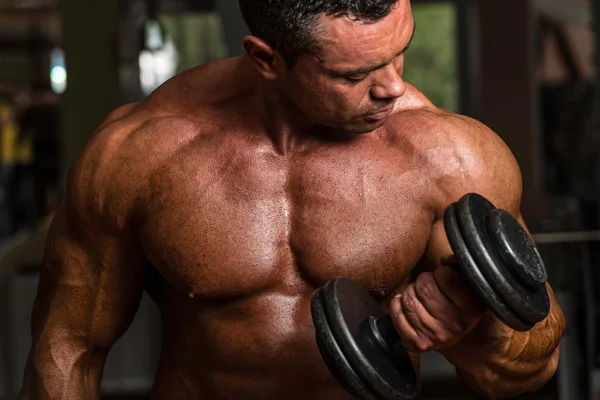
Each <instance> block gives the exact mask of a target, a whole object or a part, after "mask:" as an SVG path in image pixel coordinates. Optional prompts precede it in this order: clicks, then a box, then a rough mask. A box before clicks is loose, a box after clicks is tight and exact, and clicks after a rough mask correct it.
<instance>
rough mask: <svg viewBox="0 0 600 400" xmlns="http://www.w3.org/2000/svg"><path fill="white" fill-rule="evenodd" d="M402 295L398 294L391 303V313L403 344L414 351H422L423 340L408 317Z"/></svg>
mask: <svg viewBox="0 0 600 400" xmlns="http://www.w3.org/2000/svg"><path fill="white" fill-rule="evenodd" d="M402 297H403V296H398V297H396V298H395V299H393V300H392V302H391V303H390V315H391V317H392V321H393V323H394V326H395V327H396V330H397V331H398V334H399V335H400V338H401V343H402V346H403V347H404V348H405V349H406V350H408V351H412V352H416V353H420V352H423V351H424V350H422V348H423V346H422V341H421V339H420V338H419V335H418V334H417V331H416V330H415V328H414V327H413V326H412V324H411V323H410V322H409V321H408V319H407V318H406V315H405V314H404V310H403V307H402Z"/></svg>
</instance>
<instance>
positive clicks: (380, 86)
mask: <svg viewBox="0 0 600 400" xmlns="http://www.w3.org/2000/svg"><path fill="white" fill-rule="evenodd" d="M405 92H406V84H405V82H404V79H402V73H401V71H400V72H398V71H397V70H396V67H395V66H394V64H393V63H392V64H390V65H387V66H386V67H385V68H382V69H380V70H378V71H377V80H376V82H375V84H374V85H373V87H372V89H371V95H372V96H373V97H374V98H376V99H386V100H387V99H397V98H399V97H402V96H403V95H404V93H405Z"/></svg>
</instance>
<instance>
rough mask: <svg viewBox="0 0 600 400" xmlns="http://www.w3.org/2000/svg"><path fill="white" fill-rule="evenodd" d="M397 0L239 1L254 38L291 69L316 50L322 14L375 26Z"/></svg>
mask: <svg viewBox="0 0 600 400" xmlns="http://www.w3.org/2000/svg"><path fill="white" fill-rule="evenodd" d="M397 1H398V0H239V4H240V8H241V10H242V15H243V16H244V21H245V22H246V24H247V25H248V28H249V29H250V32H251V33H252V35H254V36H256V37H259V38H261V39H262V40H264V41H266V42H267V43H268V44H269V45H270V46H271V47H273V48H274V49H275V50H277V51H278V52H279V53H280V54H281V56H282V57H283V59H284V60H285V62H286V64H287V66H288V68H291V67H292V66H293V65H294V64H295V62H296V61H297V59H298V57H299V56H300V55H301V54H304V53H308V52H311V51H315V45H316V35H315V22H316V20H317V18H318V17H319V15H321V14H325V15H329V16H333V17H342V16H347V17H350V18H352V19H353V20H356V21H361V22H365V23H372V22H377V21H379V20H380V19H382V18H384V17H386V16H387V15H388V14H389V13H390V12H391V10H392V7H393V6H394V4H396V2H397Z"/></svg>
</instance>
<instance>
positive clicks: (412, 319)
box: [402, 285, 450, 346]
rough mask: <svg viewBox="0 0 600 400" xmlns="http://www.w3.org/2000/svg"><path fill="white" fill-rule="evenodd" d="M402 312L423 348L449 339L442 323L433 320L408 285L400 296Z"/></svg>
mask: <svg viewBox="0 0 600 400" xmlns="http://www.w3.org/2000/svg"><path fill="white" fill-rule="evenodd" d="M402 310H403V312H404V315H405V316H406V319H407V320H408V322H409V323H410V324H411V325H412V326H413V327H414V329H415V332H416V333H417V335H418V336H419V339H420V340H421V342H423V346H427V345H430V344H432V343H434V344H436V343H440V342H444V341H446V340H447V339H449V336H450V335H449V333H448V331H447V330H446V329H445V328H444V326H443V325H442V322H441V321H439V320H437V319H436V318H434V317H433V316H432V315H431V314H430V313H429V311H427V309H426V308H425V306H424V305H423V303H422V302H421V301H420V300H419V297H418V296H417V293H416V289H415V285H410V286H409V287H407V288H406V289H405V290H404V293H403V294H402Z"/></svg>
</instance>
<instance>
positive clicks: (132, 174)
mask: <svg viewBox="0 0 600 400" xmlns="http://www.w3.org/2000/svg"><path fill="white" fill-rule="evenodd" d="M198 134H199V129H198V126H197V124H196V123H195V122H194V121H191V120H188V119H185V118H180V117H174V116H170V115H167V114H163V113H157V112H156V110H154V109H149V108H148V107H147V105H146V104H144V103H133V104H128V105H125V106H122V107H119V108H117V109H116V110H114V111H113V112H111V113H110V114H109V115H108V117H107V118H106V119H105V120H104V121H103V122H102V123H101V125H100V126H99V127H98V129H97V130H96V131H95V132H94V133H93V134H92V136H91V138H90V140H89V141H88V142H87V144H86V146H85V147H84V149H83V150H82V151H81V152H80V154H79V155H78V157H77V159H76V160H75V162H74V163H73V166H72V167H71V169H70V171H69V175H68V178H67V186H66V193H65V202H66V205H67V206H68V208H69V209H71V210H72V212H74V213H75V214H76V215H78V216H79V217H80V218H83V219H84V220H86V221H87V222H89V223H90V224H94V225H96V226H97V225H98V224H102V225H103V228H104V230H105V231H108V232H118V231H122V230H123V229H124V228H125V227H126V226H127V225H129V224H130V222H131V219H132V218H133V217H134V209H135V206H136V203H137V201H138V198H139V195H140V190H141V189H142V186H143V184H144V182H145V181H146V180H147V179H148V177H149V176H150V175H151V174H152V172H153V171H155V170H156V169H158V168H160V166H161V165H163V164H164V163H165V162H166V161H167V160H168V159H170V158H171V157H172V156H173V154H175V153H176V152H177V151H178V150H179V149H181V148H182V147H184V146H185V145H186V144H188V143H190V142H191V141H193V140H194V139H195V138H197V137H198Z"/></svg>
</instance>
